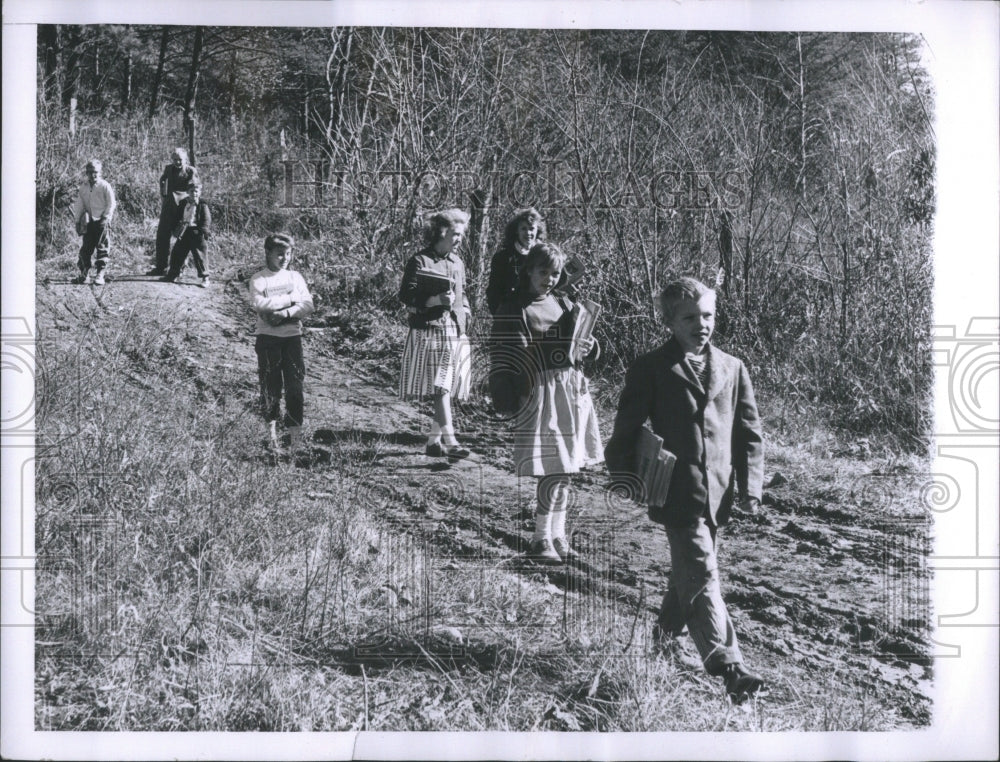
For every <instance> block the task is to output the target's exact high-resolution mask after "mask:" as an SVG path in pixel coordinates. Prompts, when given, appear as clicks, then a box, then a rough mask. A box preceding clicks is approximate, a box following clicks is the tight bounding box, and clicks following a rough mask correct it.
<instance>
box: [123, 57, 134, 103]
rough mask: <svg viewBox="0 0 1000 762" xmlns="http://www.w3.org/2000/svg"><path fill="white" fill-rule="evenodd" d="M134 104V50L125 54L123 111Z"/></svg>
mask: <svg viewBox="0 0 1000 762" xmlns="http://www.w3.org/2000/svg"><path fill="white" fill-rule="evenodd" d="M131 106H132V51H131V50H129V51H128V52H127V53H126V54H125V76H124V78H123V80H122V111H128V110H129V108H131Z"/></svg>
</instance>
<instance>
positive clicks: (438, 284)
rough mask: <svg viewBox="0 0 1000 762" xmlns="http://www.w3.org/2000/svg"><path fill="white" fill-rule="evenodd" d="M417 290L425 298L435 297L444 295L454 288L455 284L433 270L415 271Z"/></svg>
mask: <svg viewBox="0 0 1000 762" xmlns="http://www.w3.org/2000/svg"><path fill="white" fill-rule="evenodd" d="M414 278H415V280H416V283H417V288H418V289H420V292H421V293H422V294H424V295H425V296H428V297H429V296H437V295H438V294H445V293H447V292H449V291H451V290H453V289H454V288H455V284H454V283H453V282H452V280H451V278H449V277H448V276H447V275H442V274H441V273H439V272H435V271H434V270H417V272H416V273H415V275H414Z"/></svg>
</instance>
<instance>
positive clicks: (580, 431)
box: [491, 243, 601, 564]
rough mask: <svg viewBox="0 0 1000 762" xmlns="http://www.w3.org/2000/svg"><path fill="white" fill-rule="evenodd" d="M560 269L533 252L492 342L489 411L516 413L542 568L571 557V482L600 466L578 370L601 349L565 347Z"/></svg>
mask: <svg viewBox="0 0 1000 762" xmlns="http://www.w3.org/2000/svg"><path fill="white" fill-rule="evenodd" d="M565 262H566V257H565V256H564V255H563V254H562V252H561V251H559V249H558V248H556V247H555V246H553V245H552V244H548V243H536V244H535V245H534V246H532V248H531V250H530V251H529V252H528V256H527V259H526V260H525V262H524V266H523V267H522V268H521V272H520V275H519V280H518V290H517V292H516V294H515V296H514V297H512V298H508V299H507V300H505V301H504V302H503V303H502V304H501V305H500V306H499V308H498V309H497V313H496V315H495V316H494V320H493V331H492V335H491V373H492V374H494V378H493V379H491V390H492V391H493V394H494V399H493V402H494V406H495V407H496V409H497V410H498V412H501V413H515V418H514V463H515V468H516V470H517V475H518V476H534V477H537V478H538V485H537V490H536V496H537V501H536V509H535V531H534V534H533V535H532V541H531V547H530V549H529V556H530V557H531V558H532V559H534V560H536V561H539V562H541V563H547V564H558V563H562V562H565V561H569V560H570V559H573V558H575V557H576V555H577V554H576V552H575V551H574V550H573V549H572V548H571V547H570V543H569V540H568V539H567V537H566V507H567V504H568V499H569V482H570V480H569V474H573V473H576V472H578V471H579V470H580V468H581V467H582V466H585V465H591V464H594V463H599V462H600V461H601V435H600V432H599V431H598V427H597V416H596V415H595V413H594V406H593V401H592V400H591V398H590V391H589V388H588V385H587V379H586V377H585V376H584V375H583V373H582V372H581V371H580V370H579V368H578V365H579V364H580V362H581V360H582V359H583V357H585V356H588V355H594V356H595V357H596V355H597V354H598V353H599V348H598V346H597V342H596V340H595V339H593V338H590V339H586V340H585V341H583V342H581V346H580V348H579V349H578V350H577V351H576V352H574V350H573V348H572V346H571V339H572V336H573V328H574V316H573V312H572V310H573V303H572V302H571V301H570V300H569V299H568V298H567V297H565V296H563V295H562V294H560V293H557V292H554V291H553V289H554V288H555V286H556V284H557V283H558V282H559V279H560V276H561V274H562V268H563V265H564V264H565ZM574 353H575V354H576V355H577V356H575V357H574V356H573V355H574Z"/></svg>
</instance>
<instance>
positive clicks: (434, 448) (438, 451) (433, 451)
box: [424, 442, 447, 458]
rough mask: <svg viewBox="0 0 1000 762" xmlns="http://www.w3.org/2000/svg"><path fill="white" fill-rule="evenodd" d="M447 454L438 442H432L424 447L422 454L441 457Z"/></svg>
mask: <svg viewBox="0 0 1000 762" xmlns="http://www.w3.org/2000/svg"><path fill="white" fill-rule="evenodd" d="M446 454H447V451H446V450H445V448H444V445H442V444H441V443H440V442H433V443H432V444H429V445H427V446H426V447H425V448H424V455H426V456H428V457H429V458H443V457H444V456H445V455H446Z"/></svg>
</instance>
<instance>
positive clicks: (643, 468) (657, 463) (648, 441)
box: [635, 426, 677, 507]
mask: <svg viewBox="0 0 1000 762" xmlns="http://www.w3.org/2000/svg"><path fill="white" fill-rule="evenodd" d="M676 462H677V457H676V456H675V455H674V454H673V453H672V452H670V451H669V450H664V449H663V437H660V436H657V435H656V434H654V433H653V432H652V431H650V430H649V429H648V428H646V427H645V426H643V427H642V428H641V429H639V437H638V439H637V441H636V443H635V472H636V475H637V476H638V477H639V479H640V480H641V481H642V485H643V502H645V503H646V505H649V506H657V507H659V506H661V505H663V504H664V503H666V502H667V492H668V491H669V489H670V477H671V475H672V474H673V472H674V463H676Z"/></svg>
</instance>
